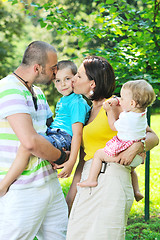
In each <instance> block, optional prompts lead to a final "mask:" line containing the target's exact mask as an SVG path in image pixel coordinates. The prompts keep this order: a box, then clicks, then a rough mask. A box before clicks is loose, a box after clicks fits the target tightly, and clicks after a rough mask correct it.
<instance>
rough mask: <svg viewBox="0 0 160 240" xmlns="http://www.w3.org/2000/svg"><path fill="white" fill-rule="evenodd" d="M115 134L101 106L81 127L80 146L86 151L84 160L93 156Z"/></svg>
mask: <svg viewBox="0 0 160 240" xmlns="http://www.w3.org/2000/svg"><path fill="white" fill-rule="evenodd" d="M116 134H117V132H116V131H112V130H111V128H110V126H109V123H108V118H107V115H106V112H105V110H104V109H103V106H102V107H101V109H100V111H99V113H98V115H97V116H96V118H95V119H94V120H93V121H92V122H91V123H89V124H88V125H86V126H84V128H83V137H82V146H83V148H84V152H85V153H86V155H85V158H84V160H85V161H87V160H89V159H91V158H93V156H94V153H95V152H96V151H97V150H98V149H100V148H104V147H105V145H106V142H108V141H109V140H110V139H111V138H113V137H114V136H115V135H116Z"/></svg>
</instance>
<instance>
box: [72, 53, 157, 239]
mask: <svg viewBox="0 0 160 240" xmlns="http://www.w3.org/2000/svg"><path fill="white" fill-rule="evenodd" d="M114 89H115V76H114V71H113V69H112V66H111V65H110V64H109V63H108V61H107V60H106V59H104V58H102V57H96V56H90V57H87V58H85V59H84V61H83V63H82V65H81V66H80V68H79V70H78V73H77V74H76V75H75V77H74V78H73V90H74V92H75V93H77V94H83V95H85V96H86V97H87V98H89V99H91V100H92V104H93V105H92V109H91V114H90V118H89V121H88V123H87V125H86V126H85V127H84V129H83V149H81V153H80V161H79V164H78V166H77V169H76V172H75V176H74V179H73V182H72V185H71V188H70V190H69V193H68V195H67V203H68V205H69V208H71V206H72V203H73V200H74V198H75V200H74V203H73V206H72V210H71V213H70V217H69V225H68V232H67V240H75V239H76V240H116V239H117V240H122V239H125V228H126V224H127V219H128V215H129V212H130V209H131V206H132V203H133V198H134V195H133V189H132V184H131V174H130V172H131V168H130V167H127V166H125V165H129V164H130V163H131V162H132V160H133V158H134V157H135V155H136V154H137V153H141V152H143V151H144V149H145V151H148V150H150V149H151V148H153V147H154V146H156V145H157V144H158V138H157V136H156V135H155V133H154V132H153V131H152V130H151V129H150V128H149V127H147V135H146V140H145V143H144V142H136V143H134V144H133V145H132V146H131V147H129V148H128V149H127V150H125V151H124V152H122V153H120V154H119V155H118V157H117V162H119V163H108V164H107V166H105V167H106V169H105V168H104V166H102V170H101V173H100V175H99V178H98V186H97V187H95V188H79V189H78V191H77V182H79V181H80V178H81V180H85V179H86V178H87V176H88V173H89V169H90V165H91V162H92V158H93V156H94V153H95V152H96V150H98V149H100V148H103V147H104V146H105V144H106V142H107V141H108V140H110V139H111V138H112V137H113V136H115V135H116V132H113V131H112V130H111V129H110V127H109V124H108V121H107V115H106V112H105V111H104V109H103V107H102V104H103V102H104V101H106V100H107V99H108V98H110V97H112V95H113V92H114ZM117 109H119V108H118V107H117ZM117 115H119V112H118V110H117ZM82 170H83V171H82ZM81 173H82V174H81ZM76 192H77V194H76ZM75 195H76V197H75Z"/></svg>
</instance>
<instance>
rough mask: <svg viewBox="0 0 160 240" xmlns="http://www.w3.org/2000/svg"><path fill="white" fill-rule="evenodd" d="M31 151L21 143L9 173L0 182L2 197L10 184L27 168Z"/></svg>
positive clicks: (0, 194)
mask: <svg viewBox="0 0 160 240" xmlns="http://www.w3.org/2000/svg"><path fill="white" fill-rule="evenodd" d="M30 155H31V154H30V152H29V151H27V150H26V149H25V148H24V147H23V146H22V145H20V147H19V149H18V152H17V155H16V158H15V160H14V162H13V163H12V165H11V167H10V168H9V170H8V173H7V174H6V176H5V177H4V179H3V180H2V181H1V182H0V197H2V196H3V195H5V194H6V192H7V190H8V188H9V187H10V185H11V184H12V183H13V182H14V181H15V180H16V179H17V178H18V177H19V176H20V174H21V173H22V172H23V171H24V169H25V168H26V166H27V164H28V161H29V157H30Z"/></svg>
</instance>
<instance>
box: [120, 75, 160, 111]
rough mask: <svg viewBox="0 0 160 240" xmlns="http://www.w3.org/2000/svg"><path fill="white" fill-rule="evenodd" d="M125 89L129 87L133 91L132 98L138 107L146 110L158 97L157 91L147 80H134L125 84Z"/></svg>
mask: <svg viewBox="0 0 160 240" xmlns="http://www.w3.org/2000/svg"><path fill="white" fill-rule="evenodd" d="M122 88H123V89H129V90H130V91H131V92H132V99H133V100H134V101H135V102H136V103H137V106H136V107H137V108H140V109H143V110H145V109H146V108H147V107H148V106H150V105H151V104H152V103H153V102H154V101H155V99H156V95H155V92H154V90H153V88H152V86H151V84H149V83H148V82H147V81H145V80H143V79H141V80H134V81H128V82H126V83H124V84H123V86H122Z"/></svg>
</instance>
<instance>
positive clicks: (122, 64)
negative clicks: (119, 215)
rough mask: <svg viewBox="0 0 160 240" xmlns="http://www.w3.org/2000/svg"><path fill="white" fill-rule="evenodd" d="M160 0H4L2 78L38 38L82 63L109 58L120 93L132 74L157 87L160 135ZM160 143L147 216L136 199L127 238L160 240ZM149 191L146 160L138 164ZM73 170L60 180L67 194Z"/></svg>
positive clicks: (155, 118)
mask: <svg viewBox="0 0 160 240" xmlns="http://www.w3.org/2000/svg"><path fill="white" fill-rule="evenodd" d="M159 33H160V1H159V0H138V1H136V0H101V1H98V0H79V1H78V0H74V1H71V0H56V1H54V0H52V1H50V0H35V1H31V0H25V1H23V0H0V79H1V78H3V77H4V76H6V75H7V74H9V73H11V72H13V70H14V69H16V68H17V66H18V65H19V64H20V61H21V59H22V55H23V52H24V49H25V48H26V47H27V45H28V44H29V43H30V42H31V41H34V40H41V41H47V42H48V43H51V44H52V45H53V46H55V48H56V49H57V52H58V58H59V60H64V59H69V60H73V61H74V62H75V63H76V64H77V66H79V65H80V64H81V62H82V60H83V58H84V57H85V56H86V55H89V54H95V55H100V56H103V57H105V58H107V59H108V60H109V62H110V63H111V64H112V66H113V68H114V70H115V75H116V92H115V93H116V94H117V95H119V90H120V88H121V85H122V84H123V83H124V82H126V81H128V80H136V79H145V80H147V81H148V82H150V83H151V84H152V86H153V88H154V90H155V93H156V95H157V99H156V101H155V103H154V104H153V106H152V107H150V112H151V117H150V121H151V127H152V129H153V130H154V131H155V132H156V133H157V134H158V136H159V138H160V90H159V89H160V77H159V76H160V67H159V66H160V35H159ZM41 88H42V89H43V91H44V92H45V95H46V97H47V100H48V102H49V105H50V107H51V109H52V110H53V112H54V108H55V104H56V102H57V101H58V99H59V97H60V95H59V94H58V93H57V92H56V90H55V88H54V85H53V84H52V85H51V86H41ZM159 160H160V147H159V146H157V147H155V148H154V149H153V150H152V151H151V153H150V204H149V213H150V216H149V220H147V221H145V217H144V200H142V201H140V202H139V203H137V202H134V204H133V207H132V210H131V213H130V217H129V221H128V227H127V234H126V239H127V240H130V239H147V240H149V239H153V240H160V164H159ZM137 173H138V176H139V182H140V188H141V191H142V193H143V194H145V166H144V165H141V166H139V167H138V168H137ZM72 177H73V173H72V175H71V177H69V178H68V179H62V180H60V182H61V185H62V189H63V192H64V194H65V195H66V194H67V191H68V189H69V186H70V184H71V181H72Z"/></svg>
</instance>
